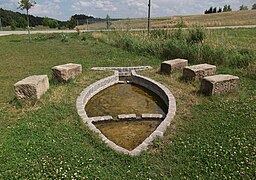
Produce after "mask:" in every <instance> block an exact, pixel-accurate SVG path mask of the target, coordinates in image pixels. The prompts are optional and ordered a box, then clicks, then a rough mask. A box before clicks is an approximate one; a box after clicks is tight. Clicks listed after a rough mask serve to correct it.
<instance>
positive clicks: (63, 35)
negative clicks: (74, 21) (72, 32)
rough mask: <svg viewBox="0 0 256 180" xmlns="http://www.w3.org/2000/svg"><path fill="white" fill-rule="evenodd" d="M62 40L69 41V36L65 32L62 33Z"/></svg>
mask: <svg viewBox="0 0 256 180" xmlns="http://www.w3.org/2000/svg"><path fill="white" fill-rule="evenodd" d="M60 40H61V42H68V36H67V35H66V34H64V33H63V34H61V35H60Z"/></svg>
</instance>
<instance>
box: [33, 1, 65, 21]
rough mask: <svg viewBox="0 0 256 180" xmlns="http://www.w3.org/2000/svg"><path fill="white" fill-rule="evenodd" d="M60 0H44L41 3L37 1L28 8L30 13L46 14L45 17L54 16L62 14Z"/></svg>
mask: <svg viewBox="0 0 256 180" xmlns="http://www.w3.org/2000/svg"><path fill="white" fill-rule="evenodd" d="M59 3H60V0H54V1H49V0H47V1H44V2H43V3H37V4H36V5H35V6H34V7H33V8H31V10H30V14H33V15H36V16H47V17H56V16H60V15H62V11H61V8H60V5H59Z"/></svg>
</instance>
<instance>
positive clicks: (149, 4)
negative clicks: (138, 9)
mask: <svg viewBox="0 0 256 180" xmlns="http://www.w3.org/2000/svg"><path fill="white" fill-rule="evenodd" d="M150 10H151V0H149V2H148V34H149V32H150Z"/></svg>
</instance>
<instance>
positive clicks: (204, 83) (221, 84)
mask: <svg viewBox="0 0 256 180" xmlns="http://www.w3.org/2000/svg"><path fill="white" fill-rule="evenodd" d="M238 85H239V77H237V76H232V75H227V74H219V75H215V76H208V77H204V78H203V79H202V80H201V86H200V92H202V93H204V94H207V95H214V94H224V93H227V92H231V91H234V90H236V89H237V88H238Z"/></svg>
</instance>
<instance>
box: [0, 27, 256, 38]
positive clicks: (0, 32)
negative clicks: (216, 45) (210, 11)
mask: <svg viewBox="0 0 256 180" xmlns="http://www.w3.org/2000/svg"><path fill="white" fill-rule="evenodd" d="M238 28H256V25H248V26H219V27H206V29H238ZM144 30H147V29H132V31H144ZM96 31H109V30H89V31H87V30H80V32H96ZM74 32H77V31H76V30H46V31H31V34H49V33H74ZM13 34H27V31H0V36H7V35H13Z"/></svg>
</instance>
